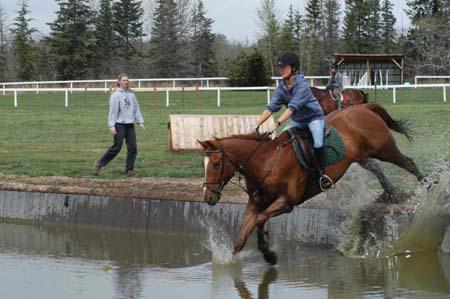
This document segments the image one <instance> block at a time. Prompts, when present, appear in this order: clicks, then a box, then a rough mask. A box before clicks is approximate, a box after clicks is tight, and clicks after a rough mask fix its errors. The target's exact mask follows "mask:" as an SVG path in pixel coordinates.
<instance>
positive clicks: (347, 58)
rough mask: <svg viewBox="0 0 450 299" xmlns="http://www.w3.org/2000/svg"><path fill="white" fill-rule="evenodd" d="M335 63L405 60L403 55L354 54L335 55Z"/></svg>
mask: <svg viewBox="0 0 450 299" xmlns="http://www.w3.org/2000/svg"><path fill="white" fill-rule="evenodd" d="M334 57H335V61H340V60H343V61H342V62H352V61H353V62H356V61H367V60H369V61H392V59H403V57H404V55H403V54H354V53H353V54H352V53H335V54H334Z"/></svg>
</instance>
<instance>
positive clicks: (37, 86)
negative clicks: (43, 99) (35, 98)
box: [36, 83, 39, 94]
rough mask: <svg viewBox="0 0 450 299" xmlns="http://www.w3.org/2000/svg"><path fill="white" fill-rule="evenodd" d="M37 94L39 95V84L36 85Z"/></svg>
mask: <svg viewBox="0 0 450 299" xmlns="http://www.w3.org/2000/svg"><path fill="white" fill-rule="evenodd" d="M36 94H39V83H36Z"/></svg>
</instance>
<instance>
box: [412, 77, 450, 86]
mask: <svg viewBox="0 0 450 299" xmlns="http://www.w3.org/2000/svg"><path fill="white" fill-rule="evenodd" d="M420 79H447V80H450V76H415V77H414V85H418V84H417V82H419V80H420Z"/></svg>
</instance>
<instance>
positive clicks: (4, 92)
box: [3, 84, 6, 95]
mask: <svg viewBox="0 0 450 299" xmlns="http://www.w3.org/2000/svg"><path fill="white" fill-rule="evenodd" d="M5 94H6V91H5V84H3V95H5Z"/></svg>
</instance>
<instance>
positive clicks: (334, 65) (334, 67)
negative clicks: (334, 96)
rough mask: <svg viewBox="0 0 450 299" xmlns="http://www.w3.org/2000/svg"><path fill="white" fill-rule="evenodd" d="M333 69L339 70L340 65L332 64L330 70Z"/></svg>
mask: <svg viewBox="0 0 450 299" xmlns="http://www.w3.org/2000/svg"><path fill="white" fill-rule="evenodd" d="M331 68H333V69H335V70H336V71H337V70H338V69H339V64H337V63H336V62H333V63H330V69H331Z"/></svg>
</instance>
